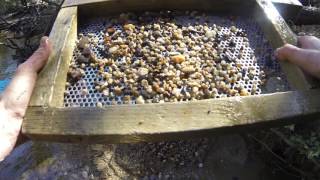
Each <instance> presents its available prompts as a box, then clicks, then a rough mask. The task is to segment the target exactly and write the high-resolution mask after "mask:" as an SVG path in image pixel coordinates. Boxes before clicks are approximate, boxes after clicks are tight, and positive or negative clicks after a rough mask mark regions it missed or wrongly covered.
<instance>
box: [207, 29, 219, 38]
mask: <svg viewBox="0 0 320 180" xmlns="http://www.w3.org/2000/svg"><path fill="white" fill-rule="evenodd" d="M216 35H217V33H216V31H214V30H211V31H207V32H206V34H205V36H206V37H207V38H215V37H216Z"/></svg>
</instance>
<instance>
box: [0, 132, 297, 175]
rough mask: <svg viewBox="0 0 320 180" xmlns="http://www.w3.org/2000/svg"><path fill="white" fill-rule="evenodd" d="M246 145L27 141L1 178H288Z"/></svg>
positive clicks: (232, 138) (229, 140) (225, 140)
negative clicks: (106, 143) (91, 143)
mask: <svg viewBox="0 0 320 180" xmlns="http://www.w3.org/2000/svg"><path fill="white" fill-rule="evenodd" d="M248 146H250V144H248V143H247V142H246V141H245V139H244V138H243V137H242V136H241V135H239V134H234V135H225V136H219V137H212V138H207V139H195V140H187V141H175V142H160V143H143V144H121V145H72V144H57V143H40V142H29V143H27V144H24V145H22V146H21V147H19V148H17V149H16V150H15V151H14V153H13V154H11V156H10V157H9V158H7V159H6V160H5V161H4V162H2V163H1V164H0V177H1V178H0V179H150V180H156V179H230V180H241V179H246V180H250V179H252V180H253V179H254V180H257V179H258V180H259V179H260V180H264V179H271V178H272V179H286V178H290V177H289V176H285V175H284V174H283V173H281V172H280V173H279V172H277V171H275V170H274V169H270V168H269V167H268V166H267V165H266V164H265V163H264V162H263V161H262V160H260V158H259V157H258V156H257V154H256V152H255V151H252V150H250V149H249V148H248ZM290 179H292V178H290Z"/></svg>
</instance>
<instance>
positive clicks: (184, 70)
mask: <svg viewBox="0 0 320 180" xmlns="http://www.w3.org/2000/svg"><path fill="white" fill-rule="evenodd" d="M181 71H182V72H184V73H193V72H195V71H196V70H195V68H194V67H192V66H186V67H183V68H182V69H181Z"/></svg>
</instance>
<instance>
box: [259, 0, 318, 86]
mask: <svg viewBox="0 0 320 180" xmlns="http://www.w3.org/2000/svg"><path fill="white" fill-rule="evenodd" d="M255 17H256V19H257V22H258V23H259V25H260V26H261V27H262V30H263V31H264V34H265V36H266V37H267V39H268V40H269V41H270V42H271V45H272V46H273V48H274V49H276V48H278V47H281V46H283V45H284V44H287V43H288V44H293V45H297V37H296V35H295V34H294V33H293V32H292V30H291V29H290V28H289V26H288V25H287V24H286V22H285V20H284V19H283V18H282V17H281V16H280V14H279V13H278V11H277V10H276V9H275V7H274V6H273V4H272V3H271V2H270V1H266V0H257V8H256V12H255ZM280 65H281V68H282V70H283V72H284V73H285V74H286V77H287V79H288V81H289V83H290V85H291V86H292V87H293V88H294V89H297V90H306V89H311V88H314V87H317V86H318V84H317V82H314V80H313V79H312V78H311V77H309V76H307V75H306V74H305V73H304V72H303V71H302V70H301V69H300V68H299V67H298V66H296V65H294V64H291V63H289V62H287V61H281V62H280Z"/></svg>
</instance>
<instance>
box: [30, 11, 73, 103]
mask: <svg viewBox="0 0 320 180" xmlns="http://www.w3.org/2000/svg"><path fill="white" fill-rule="evenodd" d="M77 9H78V8H77V7H69V8H62V9H61V10H60V12H59V14H58V16H57V19H56V21H55V24H54V25H53V30H52V32H51V33H50V36H49V39H50V41H51V42H52V45H53V51H52V53H51V55H50V57H49V59H48V63H47V64H46V66H45V67H44V68H43V69H42V71H41V72H40V74H39V76H38V80H37V83H36V86H35V89H34V90H33V94H32V97H31V101H30V103H29V106H62V105H63V104H62V103H63V93H64V90H65V88H64V87H65V82H66V77H67V69H68V66H69V63H70V60H71V57H72V53H73V49H74V47H75V40H76V37H77V32H76V31H77Z"/></svg>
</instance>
